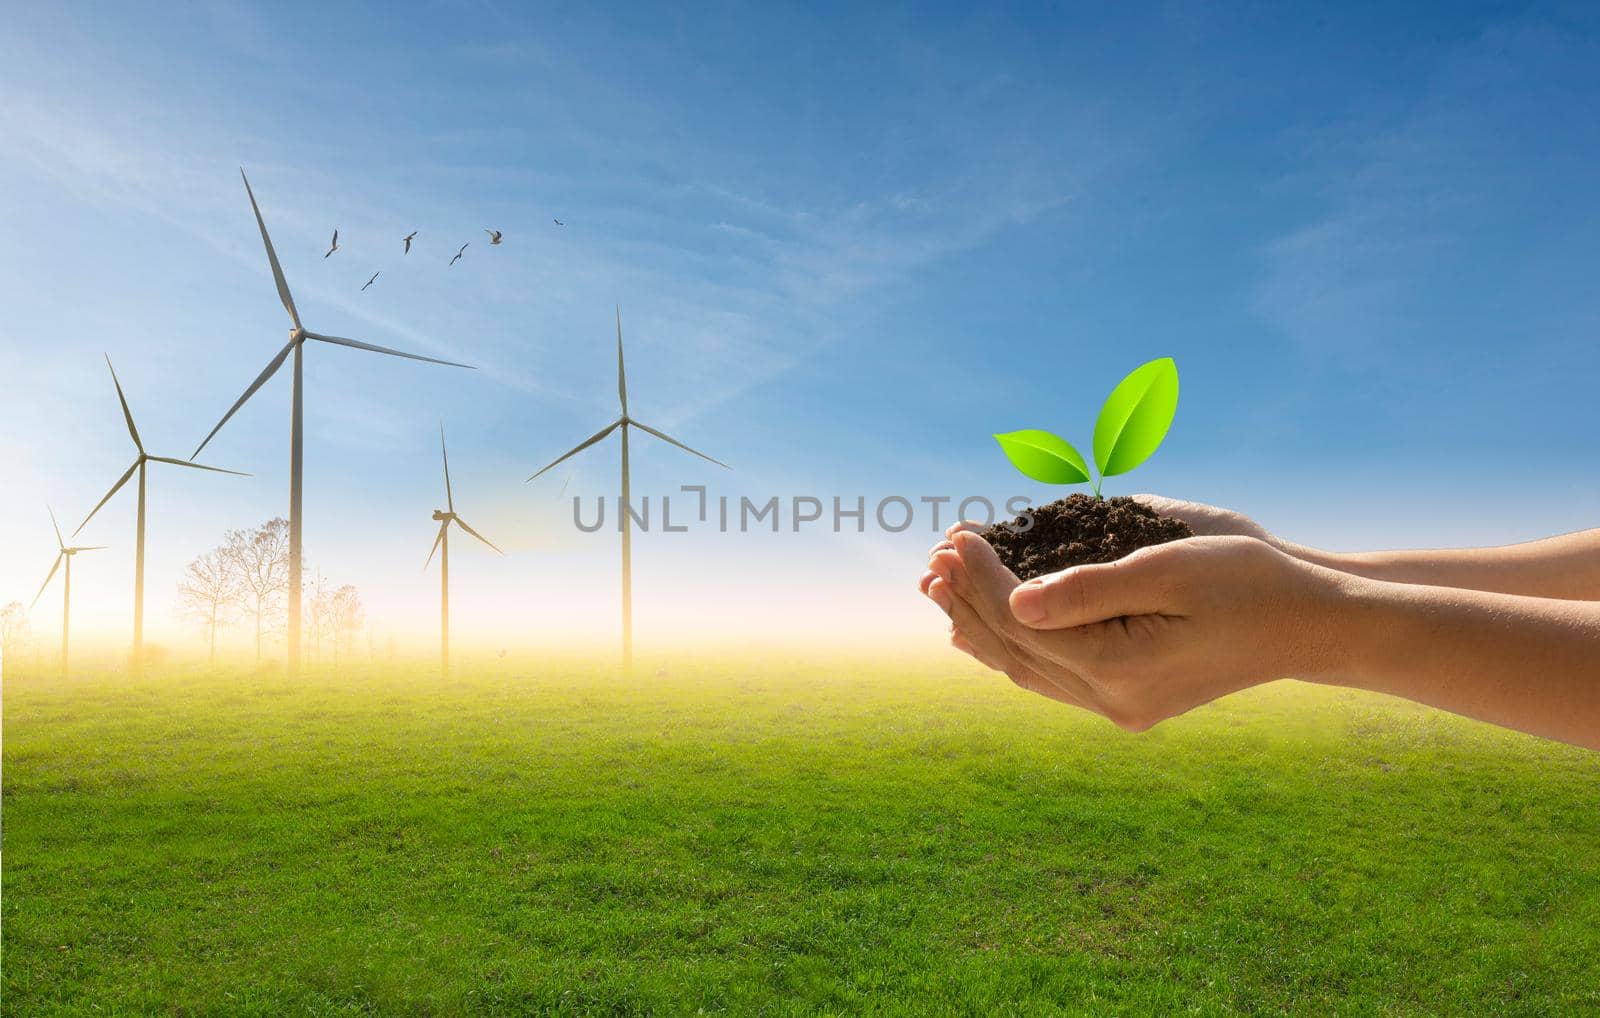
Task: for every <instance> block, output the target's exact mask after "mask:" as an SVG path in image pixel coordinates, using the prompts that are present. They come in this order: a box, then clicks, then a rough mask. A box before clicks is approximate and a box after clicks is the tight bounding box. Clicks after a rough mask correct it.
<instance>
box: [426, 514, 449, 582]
mask: <svg viewBox="0 0 1600 1018" xmlns="http://www.w3.org/2000/svg"><path fill="white" fill-rule="evenodd" d="M449 525H450V521H449V520H445V521H444V522H443V523H441V524H439V536H438V537H435V538H434V539H433V547H432V548H430V549H428V561H426V562H424V563H422V569H423V571H424V572H426V571H427V569H428V567H429V566H431V565H433V553H434V552H436V551H438V550H439V543H440V542H441V541H443V540H444V528H445V527H448V526H449Z"/></svg>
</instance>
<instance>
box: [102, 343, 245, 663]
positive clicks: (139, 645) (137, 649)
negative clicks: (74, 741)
mask: <svg viewBox="0 0 1600 1018" xmlns="http://www.w3.org/2000/svg"><path fill="white" fill-rule="evenodd" d="M106 367H107V368H110V369H111V384H112V385H115V386H116V387H117V400H118V402H120V403H121V404H122V419H123V420H125V421H127V422H128V437H129V438H132V439H133V447H134V449H136V450H138V453H139V455H138V456H136V457H134V460H133V466H131V467H129V468H128V471H127V473H125V474H123V475H122V476H121V477H120V478H118V479H117V483H116V484H113V485H112V486H111V490H110V491H108V492H106V495H105V497H104V498H102V499H101V500H100V503H99V505H96V506H95V507H94V509H92V510H90V512H89V515H88V516H85V517H84V518H83V522H82V523H80V524H78V529H77V530H74V531H73V532H72V536H73V537H77V536H78V534H79V533H81V532H82V530H83V528H84V527H86V526H88V525H89V521H90V520H92V519H94V514H95V513H97V512H99V511H100V509H101V506H104V505H105V504H106V503H107V502H109V501H111V496H113V495H115V494H116V493H117V492H119V491H121V490H122V486H123V485H124V484H127V483H128V478H130V477H132V476H133V474H134V471H136V470H137V471H138V472H139V516H138V523H137V524H136V527H135V531H134V546H133V547H134V552H133V668H134V670H135V671H138V670H139V669H140V667H141V666H142V665H143V663H144V487H145V485H144V472H145V467H146V466H147V465H148V464H149V463H151V462H155V463H171V464H172V465H173V466H177V467H193V468H194V469H196V470H211V471H215V472H216V473H219V474H233V475H235V476H238V477H248V476H250V475H249V474H244V473H241V472H240V471H237V470H224V469H222V468H221V467H208V466H205V465H204V464H201V463H192V462H190V461H189V460H180V459H174V458H172V457H171V456H152V455H150V454H149V453H147V452H145V451H144V443H143V442H142V441H140V440H139V429H138V428H136V427H134V424H133V412H132V411H130V410H129V409H128V397H126V396H124V395H123V394H122V383H121V382H119V381H117V369H116V368H113V367H111V356H110V355H109V354H107V355H106Z"/></svg>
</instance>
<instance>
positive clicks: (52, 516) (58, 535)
mask: <svg viewBox="0 0 1600 1018" xmlns="http://www.w3.org/2000/svg"><path fill="white" fill-rule="evenodd" d="M44 511H45V512H47V513H49V514H50V525H51V526H52V527H55V529H56V546H57V547H59V548H65V547H66V546H67V542H65V541H63V540H62V539H61V528H60V527H58V526H56V511H55V510H54V509H52V508H50V507H49V506H45V507H44Z"/></svg>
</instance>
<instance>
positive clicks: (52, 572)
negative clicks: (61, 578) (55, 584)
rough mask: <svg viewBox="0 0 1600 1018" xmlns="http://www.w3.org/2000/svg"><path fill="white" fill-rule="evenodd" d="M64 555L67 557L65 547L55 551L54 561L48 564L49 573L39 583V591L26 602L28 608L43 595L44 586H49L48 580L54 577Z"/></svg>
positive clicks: (36, 602)
mask: <svg viewBox="0 0 1600 1018" xmlns="http://www.w3.org/2000/svg"><path fill="white" fill-rule="evenodd" d="M66 557H67V551H66V549H65V548H63V549H62V550H60V551H58V552H56V560H55V563H54V564H53V565H51V566H50V575H49V576H46V577H45V578H44V582H43V583H41V584H39V593H37V594H35V595H33V600H32V601H30V602H28V608H29V609H30V610H31V609H32V608H33V606H34V605H36V604H38V603H39V598H41V597H43V596H44V588H46V587H48V586H50V581H51V580H53V579H55V578H56V570H57V569H60V568H61V560H62V559H64V558H66Z"/></svg>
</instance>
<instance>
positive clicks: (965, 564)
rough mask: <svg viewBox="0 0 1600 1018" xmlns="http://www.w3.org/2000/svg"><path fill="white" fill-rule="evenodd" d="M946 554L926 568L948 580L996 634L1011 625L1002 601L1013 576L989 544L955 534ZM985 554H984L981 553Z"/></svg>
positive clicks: (1013, 582)
mask: <svg viewBox="0 0 1600 1018" xmlns="http://www.w3.org/2000/svg"><path fill="white" fill-rule="evenodd" d="M950 543H951V547H950V549H949V550H948V551H941V552H939V553H938V554H937V555H935V556H934V558H933V561H932V562H930V563H929V568H930V569H933V570H934V571H935V572H938V573H939V574H940V575H941V576H945V577H946V578H947V579H949V580H950V585H951V587H952V588H953V589H954V590H955V592H956V593H957V594H959V595H960V596H961V597H964V598H966V600H967V601H968V602H969V603H971V605H972V607H973V608H974V609H975V610H976V611H977V613H978V614H979V615H980V616H981V617H982V618H983V620H984V622H985V623H986V624H987V625H988V626H989V628H990V629H993V630H994V631H995V632H997V633H1001V634H1002V635H1003V634H1005V633H1006V631H1007V630H1008V629H1010V628H1011V627H1012V625H1013V622H1012V619H1011V610H1010V608H1008V607H1007V605H1006V598H1007V597H1008V596H1010V594H1011V591H1012V589H1013V588H1015V587H1016V585H1017V577H1016V575H1015V574H1013V573H1012V572H1011V570H1009V569H1007V568H1006V567H1005V566H1004V565H1003V564H1001V562H1000V559H999V556H997V555H995V553H994V549H993V548H991V547H989V542H988V541H985V540H984V539H983V538H981V537H979V536H978V535H977V534H976V533H973V532H972V531H957V532H956V533H955V535H953V537H952V538H951V542H950ZM983 552H987V554H982V553H983Z"/></svg>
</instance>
